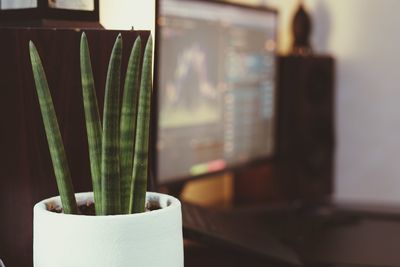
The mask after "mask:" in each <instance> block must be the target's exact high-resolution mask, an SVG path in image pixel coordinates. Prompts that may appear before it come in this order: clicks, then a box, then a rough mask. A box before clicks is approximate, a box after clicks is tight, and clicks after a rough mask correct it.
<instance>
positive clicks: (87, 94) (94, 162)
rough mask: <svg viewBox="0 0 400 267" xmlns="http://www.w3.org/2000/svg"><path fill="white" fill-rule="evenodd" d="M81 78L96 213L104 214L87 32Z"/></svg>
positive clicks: (98, 128)
mask: <svg viewBox="0 0 400 267" xmlns="http://www.w3.org/2000/svg"><path fill="white" fill-rule="evenodd" d="M80 49H81V53H80V63H81V80H82V95H83V105H84V110H85V121H86V132H87V137H88V145H89V158H90V170H91V174H92V185H93V194H94V202H95V208H96V214H102V203H101V136H102V132H101V121H100V115H99V108H98V104H97V96H96V90H95V86H94V79H93V71H92V64H91V62H90V52H89V45H88V41H87V37H86V34H85V33H84V32H83V33H82V36H81V46H80Z"/></svg>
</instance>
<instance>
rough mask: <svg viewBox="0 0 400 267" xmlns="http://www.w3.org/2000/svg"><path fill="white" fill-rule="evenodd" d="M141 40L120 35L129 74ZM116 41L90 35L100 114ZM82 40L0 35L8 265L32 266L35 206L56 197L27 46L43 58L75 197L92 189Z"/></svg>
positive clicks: (1, 240)
mask: <svg viewBox="0 0 400 267" xmlns="http://www.w3.org/2000/svg"><path fill="white" fill-rule="evenodd" d="M138 33H140V35H141V36H142V39H143V41H144V43H145V40H147V38H148V35H149V32H133V31H126V32H123V33H122V35H123V41H124V50H123V55H124V60H123V68H122V69H123V70H124V69H125V68H126V65H127V59H128V57H129V53H130V49H131V47H132V44H133V41H134V39H135V38H136V36H137V34H138ZM117 34H118V32H116V31H103V30H91V31H87V36H88V41H89V45H90V48H91V56H92V64H93V71H94V76H95V83H96V89H97V93H98V98H99V106H100V110H101V107H102V103H103V93H104V92H103V89H104V84H105V77H106V72H107V65H108V59H109V55H110V53H111V49H112V46H113V43H114V40H115V37H116V36H117ZM80 35H81V33H80V32H79V31H77V30H39V29H0V37H1V42H0V125H1V131H0V140H1V146H0V147H1V150H0V151H1V152H0V162H1V168H2V170H1V172H0V258H1V259H3V260H4V261H5V262H6V263H7V266H15V267H28V266H32V208H33V205H34V204H35V203H36V202H38V201H40V200H42V199H44V198H47V197H50V196H54V195H57V194H58V193H57V189H56V183H55V178H54V174H53V167H52V165H51V160H50V155H49V152H48V147H47V141H46V137H45V133H44V128H43V123H42V119H41V115H40V110H39V104H38V100H37V96H36V91H35V87H34V81H33V76H32V70H31V66H30V61H29V51H28V42H29V40H33V41H34V42H35V44H36V46H37V48H38V51H39V53H40V55H41V57H42V61H43V65H44V68H45V71H46V74H47V77H48V82H49V85H50V90H51V93H52V96H53V101H54V105H55V109H56V112H57V116H58V120H59V124H60V129H61V133H62V136H63V141H64V145H65V150H66V153H67V157H68V161H69V165H70V168H71V173H72V176H73V183H74V187H75V191H76V192H81V191H88V190H91V179H90V169H89V159H88V152H87V140H86V130H85V124H84V114H83V104H82V93H81V82H80V67H79V42H80ZM123 75H124V74H123ZM122 78H123V77H122ZM100 112H101V111H100ZM60 231H62V229H60ZM54 234H57V233H54Z"/></svg>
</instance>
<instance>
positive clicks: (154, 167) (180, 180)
mask: <svg viewBox="0 0 400 267" xmlns="http://www.w3.org/2000/svg"><path fill="white" fill-rule="evenodd" d="M162 1H168V0H156V16H155V37H156V38H155V39H156V42H155V50H154V55H155V57H154V82H153V84H154V88H155V90H154V91H153V96H152V107H153V108H152V114H151V118H152V119H151V129H152V134H151V142H150V146H151V148H150V149H151V153H152V157H151V159H150V160H151V163H150V166H151V167H150V168H151V170H150V175H151V176H152V178H155V179H154V180H153V181H154V186H155V188H159V187H160V186H167V187H168V186H170V187H174V186H179V185H182V184H184V183H185V182H188V181H193V180H198V179H201V178H206V177H213V176H219V175H222V174H224V173H229V172H236V171H240V170H244V169H246V168H251V167H256V166H259V165H262V164H273V163H274V162H276V160H277V158H278V151H279V148H278V145H279V140H278V131H279V128H278V127H279V119H278V115H279V114H278V109H279V107H278V105H279V92H278V57H277V53H276V52H275V63H274V64H275V79H274V83H275V86H274V96H275V99H274V113H275V116H274V122H273V124H274V130H273V138H274V145H273V152H272V155H270V156H264V157H258V158H254V159H252V160H249V161H247V162H244V163H236V164H232V165H229V166H227V167H226V168H224V169H221V170H218V171H213V172H206V173H202V174H198V175H190V174H189V173H188V175H187V176H180V177H174V178H173V179H171V181H166V182H160V180H159V177H158V152H157V141H158V111H159V109H158V97H159V95H158V82H159V80H158V66H159V61H160V58H159V56H158V55H159V53H160V47H161V38H160V26H159V23H158V19H159V17H160V2H162ZM179 1H182V2H198V3H210V4H217V5H221V6H227V7H236V8H241V9H244V10H253V11H262V12H265V13H269V14H272V15H273V16H274V17H275V41H276V43H278V14H279V13H278V10H277V9H275V8H271V7H267V6H255V5H245V4H239V3H232V2H224V1H220V0H179Z"/></svg>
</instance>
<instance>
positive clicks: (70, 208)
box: [29, 41, 78, 214]
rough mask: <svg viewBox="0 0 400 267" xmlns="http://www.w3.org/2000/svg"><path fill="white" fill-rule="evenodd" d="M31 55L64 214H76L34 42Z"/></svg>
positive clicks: (53, 116) (61, 149)
mask: <svg viewBox="0 0 400 267" xmlns="http://www.w3.org/2000/svg"><path fill="white" fill-rule="evenodd" d="M29 53H30V58H31V64H32V70H33V76H34V79H35V85H36V92H37V95H38V98H39V104H40V110H41V113H42V118H43V124H44V128H45V131H46V137H47V142H48V144H49V150H50V156H51V160H52V162H53V168H54V174H55V176H56V181H57V186H58V191H59V193H60V197H61V203H62V206H63V210H64V213H71V214H76V213H77V212H78V208H77V204H76V200H75V196H74V189H73V186H72V181H71V174H70V171H69V168H68V161H67V157H66V155H65V151H64V145H63V142H62V138H61V133H60V129H59V127H58V122H57V116H56V113H55V110H54V106H53V100H52V98H51V94H50V90H49V85H48V83H47V79H46V74H45V72H44V69H43V66H42V62H41V60H40V57H39V54H38V52H37V50H36V47H35V45H34V43H33V42H32V41H30V42H29Z"/></svg>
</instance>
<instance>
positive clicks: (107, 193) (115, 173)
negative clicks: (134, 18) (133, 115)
mask: <svg viewBox="0 0 400 267" xmlns="http://www.w3.org/2000/svg"><path fill="white" fill-rule="evenodd" d="M121 57H122V37H121V34H119V35H118V37H117V39H116V41H115V44H114V47H113V50H112V53H111V57H110V62H109V65H108V72H107V81H106V90H105V98H104V112H103V136H102V142H101V143H102V150H101V187H102V197H101V198H102V214H103V215H112V214H119V213H120V212H121V197H120V175H119V168H120V166H119V91H120V74H121Z"/></svg>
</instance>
